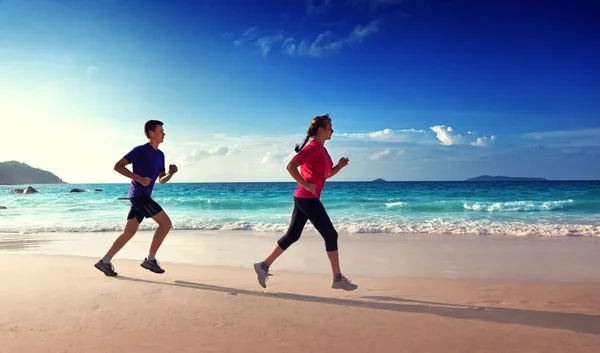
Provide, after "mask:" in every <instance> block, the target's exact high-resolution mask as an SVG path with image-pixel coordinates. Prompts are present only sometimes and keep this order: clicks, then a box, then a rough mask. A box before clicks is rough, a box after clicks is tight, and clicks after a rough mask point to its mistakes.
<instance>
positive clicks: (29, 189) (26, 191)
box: [23, 186, 39, 194]
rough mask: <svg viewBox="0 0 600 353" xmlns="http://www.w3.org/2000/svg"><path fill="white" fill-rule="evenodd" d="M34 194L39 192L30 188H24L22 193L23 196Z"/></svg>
mask: <svg viewBox="0 0 600 353" xmlns="http://www.w3.org/2000/svg"><path fill="white" fill-rule="evenodd" d="M36 192H39V191H37V190H36V189H34V188H33V187H31V186H28V187H26V188H25V190H24V191H23V193H24V194H34V193H36Z"/></svg>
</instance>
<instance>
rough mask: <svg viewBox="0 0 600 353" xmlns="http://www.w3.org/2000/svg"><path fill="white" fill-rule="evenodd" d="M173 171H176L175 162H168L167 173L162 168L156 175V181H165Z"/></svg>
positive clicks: (162, 182)
mask: <svg viewBox="0 0 600 353" xmlns="http://www.w3.org/2000/svg"><path fill="white" fill-rule="evenodd" d="M175 173H177V166H176V165H175V164H170V165H169V172H168V173H165V171H164V170H163V171H162V172H160V174H159V175H158V182H159V183H161V184H164V183H166V182H167V181H169V180H171V177H172V176H173V174H175Z"/></svg>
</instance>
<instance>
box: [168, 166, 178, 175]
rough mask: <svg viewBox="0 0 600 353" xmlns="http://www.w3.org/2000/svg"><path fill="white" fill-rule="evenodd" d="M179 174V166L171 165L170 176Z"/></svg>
mask: <svg viewBox="0 0 600 353" xmlns="http://www.w3.org/2000/svg"><path fill="white" fill-rule="evenodd" d="M175 173H177V166H176V165H175V164H169V175H173V174H175Z"/></svg>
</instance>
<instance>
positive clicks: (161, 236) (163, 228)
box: [140, 210, 173, 273]
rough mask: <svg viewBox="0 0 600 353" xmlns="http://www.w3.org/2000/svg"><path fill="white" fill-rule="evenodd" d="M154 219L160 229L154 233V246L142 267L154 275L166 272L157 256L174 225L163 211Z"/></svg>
mask: <svg viewBox="0 0 600 353" xmlns="http://www.w3.org/2000/svg"><path fill="white" fill-rule="evenodd" d="M152 219H153V220H154V221H156V223H158V228H157V229H156V231H155V232H154V238H153V239H152V244H150V252H149V254H148V257H147V258H146V259H144V262H142V264H141V265H140V266H142V267H143V268H145V269H147V270H150V271H152V272H154V273H164V272H165V270H163V269H162V268H161V267H160V265H159V264H158V262H157V261H156V259H155V256H156V253H157V252H158V249H159V248H160V246H161V244H162V242H163V241H164V240H165V237H166V236H167V233H169V230H171V227H172V226H173V224H172V223H171V219H170V218H169V216H168V215H167V214H166V212H165V211H163V210H161V211H160V212H158V213H157V214H155V215H154V216H152Z"/></svg>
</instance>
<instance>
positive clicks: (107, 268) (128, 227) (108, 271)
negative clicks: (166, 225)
mask: <svg viewBox="0 0 600 353" xmlns="http://www.w3.org/2000/svg"><path fill="white" fill-rule="evenodd" d="M140 217H141V219H143V217H142V216H141V215H136V212H135V210H134V209H133V208H132V211H131V212H129V215H128V219H127V223H125V229H124V230H123V233H121V235H119V237H118V238H117V239H116V240H115V242H114V243H113V245H112V246H111V247H110V249H109V250H108V252H107V253H106V255H105V256H104V257H103V258H102V259H101V260H100V261H98V262H97V263H96V264H95V265H94V267H96V268H97V269H98V270H100V271H102V272H103V273H104V274H105V275H107V276H111V277H112V276H116V275H117V273H116V272H115V269H114V267H113V265H112V264H111V260H112V258H113V256H115V255H116V254H117V252H119V250H121V249H122V248H123V246H125V244H127V242H129V240H130V239H131V238H133V236H134V235H135V232H136V231H137V229H138V227H139V225H140Z"/></svg>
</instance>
